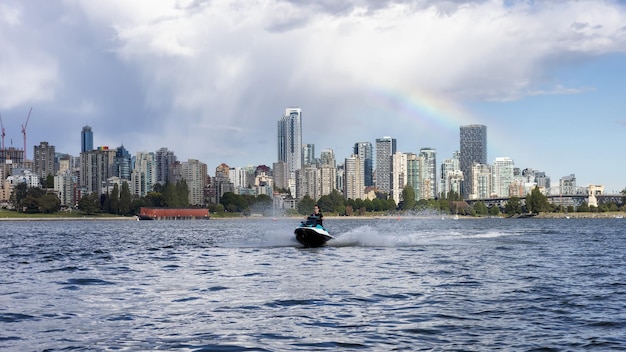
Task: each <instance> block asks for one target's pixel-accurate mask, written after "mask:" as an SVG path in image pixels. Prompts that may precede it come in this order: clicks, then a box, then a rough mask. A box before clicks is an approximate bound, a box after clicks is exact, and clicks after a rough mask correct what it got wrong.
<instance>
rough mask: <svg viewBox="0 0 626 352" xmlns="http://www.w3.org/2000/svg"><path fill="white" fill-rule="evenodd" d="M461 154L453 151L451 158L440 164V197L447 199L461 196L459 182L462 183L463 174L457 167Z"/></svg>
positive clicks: (458, 166)
mask: <svg viewBox="0 0 626 352" xmlns="http://www.w3.org/2000/svg"><path fill="white" fill-rule="evenodd" d="M460 158H461V153H459V151H455V152H454V153H452V158H449V159H445V160H444V161H443V162H442V163H441V183H440V185H441V189H440V190H439V191H440V192H441V195H442V197H445V198H448V197H450V196H452V195H453V194H452V193H451V192H453V193H454V194H455V195H457V196H460V195H461V182H462V181H463V173H462V172H461V168H460V165H459V161H460Z"/></svg>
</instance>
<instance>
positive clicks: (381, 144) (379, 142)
mask: <svg viewBox="0 0 626 352" xmlns="http://www.w3.org/2000/svg"><path fill="white" fill-rule="evenodd" d="M395 153H396V139H395V138H391V137H382V138H377V139H376V187H377V188H378V190H379V191H380V192H383V193H387V194H388V195H391V190H392V174H391V173H392V157H393V155H394V154H395Z"/></svg>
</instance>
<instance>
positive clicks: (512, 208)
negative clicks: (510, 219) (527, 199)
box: [504, 197, 522, 216]
mask: <svg viewBox="0 0 626 352" xmlns="http://www.w3.org/2000/svg"><path fill="white" fill-rule="evenodd" d="M504 211H505V212H506V214H507V215H508V216H513V215H515V214H521V213H522V202H521V201H520V199H519V198H518V197H511V198H509V201H508V202H506V206H505V207H504Z"/></svg>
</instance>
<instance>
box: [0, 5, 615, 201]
mask: <svg viewBox="0 0 626 352" xmlns="http://www.w3.org/2000/svg"><path fill="white" fill-rule="evenodd" d="M625 78H626V2H625V1H617V0H592V1H584V0H581V1H565V0H558V1H556V0H555V1H550V0H545V1H533V0H527V1H514V0H506V1H489V0H486V1H462V0H406V1H404V0H395V1H383V0H321V1H315V2H311V1H302V0H282V1H278V0H258V1H257V0H241V1H228V0H223V1H202V0H196V1H184V0H179V1H174V0H160V1H152V0H133V1H127V0H107V1H93V0H84V1H82V0H65V1H62V0H50V1H35V0H32V1H31V0H26V1H21V0H8V1H3V2H2V3H0V116H1V117H2V122H3V125H4V127H5V132H6V137H5V146H6V147H9V146H11V145H12V146H14V147H17V148H20V149H21V148H23V136H22V132H21V128H22V125H24V124H25V123H26V121H27V117H28V113H29V110H30V109H31V108H32V113H31V115H30V119H28V124H27V125H26V126H25V127H26V132H27V134H26V135H27V148H26V152H27V157H28V158H31V157H32V154H33V146H34V145H38V144H39V143H40V142H41V141H47V142H49V143H50V145H54V146H55V148H56V151H57V152H63V153H68V154H71V155H74V156H78V155H79V153H80V132H81V130H82V127H83V126H85V125H88V126H91V127H92V130H93V132H94V145H95V146H108V147H110V148H117V147H118V146H120V145H124V147H125V148H126V149H128V150H129V151H130V152H131V153H132V154H135V153H136V152H139V151H156V150H158V149H160V148H162V147H166V148H168V149H170V150H173V151H174V152H175V154H176V155H177V157H178V159H179V160H182V161H186V160H188V159H198V160H200V161H202V162H204V163H206V164H207V166H208V169H209V174H211V175H214V170H215V168H216V167H217V166H218V165H220V164H221V163H226V164H227V165H229V166H231V167H236V166H241V167H244V166H248V165H268V166H270V167H271V165H272V163H273V162H276V159H277V154H278V153H277V121H278V120H279V119H280V118H281V116H282V115H283V114H284V112H285V109H286V108H288V107H299V108H301V109H302V118H303V121H302V124H303V141H304V143H311V144H314V145H315V152H316V155H317V156H319V154H320V152H321V151H323V150H325V149H333V151H334V153H335V157H336V159H337V161H338V162H342V161H343V160H344V159H345V158H346V157H349V156H350V154H351V153H352V148H353V146H354V143H356V142H372V144H374V143H375V140H376V138H380V137H383V136H391V137H393V138H396V140H397V148H398V150H399V151H402V152H413V153H418V152H419V150H420V149H421V148H424V147H430V148H435V149H436V151H437V161H438V163H441V162H442V161H443V160H444V159H446V158H450V157H451V156H452V153H453V152H454V151H456V150H458V149H459V128H460V126H462V125H468V124H483V125H486V126H487V141H488V150H487V153H488V156H487V161H488V162H489V163H493V161H494V160H495V158H496V157H509V158H511V159H513V161H514V163H515V167H518V168H521V169H524V168H532V169H534V170H538V171H543V172H545V173H546V174H547V175H548V176H550V177H551V179H552V184H553V185H554V184H557V185H558V180H559V179H560V178H561V177H564V176H567V175H570V174H574V175H576V179H577V185H579V186H587V185H590V184H593V185H604V186H605V191H606V192H607V193H616V192H619V191H621V190H622V189H624V188H626V166H625V164H624V137H625V136H626V99H625V95H626V79H625Z"/></svg>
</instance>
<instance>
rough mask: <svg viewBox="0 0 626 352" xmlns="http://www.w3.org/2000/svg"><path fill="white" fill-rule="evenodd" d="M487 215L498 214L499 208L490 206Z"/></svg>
mask: <svg viewBox="0 0 626 352" xmlns="http://www.w3.org/2000/svg"><path fill="white" fill-rule="evenodd" d="M489 215H491V216H500V208H499V207H497V206H495V205H494V206H492V207H491V208H489Z"/></svg>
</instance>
